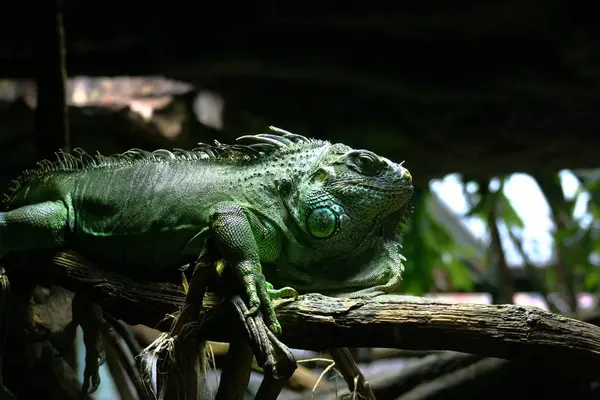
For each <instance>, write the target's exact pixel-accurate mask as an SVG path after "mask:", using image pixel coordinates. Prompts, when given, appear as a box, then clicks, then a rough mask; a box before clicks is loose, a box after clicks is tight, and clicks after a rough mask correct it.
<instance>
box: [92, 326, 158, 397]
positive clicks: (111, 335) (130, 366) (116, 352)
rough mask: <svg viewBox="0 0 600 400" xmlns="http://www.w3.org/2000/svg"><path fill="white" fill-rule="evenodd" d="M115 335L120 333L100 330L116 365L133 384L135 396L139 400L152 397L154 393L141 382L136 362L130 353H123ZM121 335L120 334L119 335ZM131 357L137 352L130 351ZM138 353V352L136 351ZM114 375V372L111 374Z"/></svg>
mask: <svg viewBox="0 0 600 400" xmlns="http://www.w3.org/2000/svg"><path fill="white" fill-rule="evenodd" d="M117 335H120V334H119V333H118V332H117V330H116V329H115V331H114V332H109V331H108V329H106V330H104V331H102V336H103V337H104V343H107V344H108V345H109V347H110V350H111V354H112V355H113V356H116V358H117V360H115V361H118V365H120V366H121V368H122V369H123V370H124V371H125V372H126V373H127V376H129V380H130V381H131V383H132V384H133V386H134V388H135V390H136V394H137V396H136V398H137V399H140V400H150V399H154V397H155V396H154V394H153V393H150V392H149V391H148V388H147V387H145V386H144V385H143V384H142V378H141V373H140V370H139V369H138V366H137V364H136V363H135V361H134V360H133V359H132V357H131V356H130V355H128V354H127V353H125V351H124V349H123V347H122V346H121V344H120V343H119V341H118V340H117ZM121 337H122V336H121ZM106 350H107V361H108V349H106ZM132 354H133V357H136V356H137V354H135V353H132ZM138 354H139V353H138ZM113 376H114V374H113Z"/></svg>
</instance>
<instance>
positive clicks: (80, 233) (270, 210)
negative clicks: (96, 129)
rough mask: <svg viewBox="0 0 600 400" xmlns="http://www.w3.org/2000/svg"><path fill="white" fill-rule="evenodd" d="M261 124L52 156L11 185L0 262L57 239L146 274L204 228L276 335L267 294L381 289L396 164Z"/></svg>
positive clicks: (169, 262) (194, 249)
mask: <svg viewBox="0 0 600 400" xmlns="http://www.w3.org/2000/svg"><path fill="white" fill-rule="evenodd" d="M271 129H272V130H273V131H274V132H275V133H274V134H258V135H252V136H242V137H240V138H239V139H249V140H253V141H254V142H253V143H251V144H249V145H223V144H220V143H218V142H216V143H215V145H207V144H200V147H198V148H196V149H193V150H190V151H187V150H175V151H172V152H171V151H167V150H156V151H153V152H147V151H142V150H138V149H133V150H129V151H127V152H125V153H123V154H119V155H114V156H108V157H105V156H102V155H99V154H98V155H94V156H92V155H88V154H86V153H84V152H83V151H77V152H75V154H65V153H59V154H58V159H57V160H56V161H53V162H51V161H43V162H41V163H39V164H38V168H37V169H34V170H30V171H27V172H26V173H24V174H23V175H22V176H21V177H20V178H18V179H17V180H16V181H14V182H13V185H12V188H11V190H10V191H9V193H8V194H7V195H6V198H5V202H4V208H3V210H4V212H0V260H1V259H2V258H3V257H4V256H5V255H6V254H7V253H9V252H11V251H28V250H36V249H54V248H60V247H64V246H68V247H70V248H73V249H75V250H77V251H79V252H80V253H81V254H83V255H84V256H87V257H89V258H91V259H96V260H102V261H105V262H106V263H107V264H109V265H119V266H120V267H119V268H125V269H126V270H127V269H130V270H133V269H134V268H138V269H142V270H144V269H145V270H146V271H150V270H151V269H152V270H153V271H156V270H157V269H162V270H165V269H169V268H178V267H180V266H182V265H185V264H186V263H189V262H193V261H194V260H195V259H196V258H197V257H198V255H199V254H200V253H201V251H202V250H203V248H204V246H205V243H206V240H207V238H209V237H210V238H212V240H214V243H215V244H216V247H217V249H218V251H219V253H220V256H221V257H222V258H223V259H224V260H225V262H226V264H227V265H230V266H232V267H234V271H235V273H236V275H237V276H238V277H239V279H240V280H241V282H243V285H244V287H245V289H246V292H247V295H248V299H249V308H250V310H251V311H252V312H256V311H257V310H258V309H259V308H260V309H261V310H262V312H263V315H264V317H265V320H266V322H267V324H268V326H269V328H270V329H271V330H272V331H273V332H274V333H276V334H278V333H279V332H280V329H281V328H280V326H279V323H278V322H277V317H276V315H275V311H274V308H273V305H272V302H271V300H272V298H274V297H277V296H286V295H295V294H296V292H295V290H300V291H303V292H307V291H313V292H321V293H328V292H339V291H346V292H352V293H354V294H366V295H368V294H378V293H387V292H390V291H392V290H393V289H394V288H395V287H396V286H397V285H398V283H399V282H400V280H401V273H402V271H403V266H402V261H403V257H402V256H401V255H400V253H399V249H400V245H399V242H398V241H397V240H398V239H397V236H396V228H397V226H398V225H399V223H400V222H401V221H402V219H403V217H404V215H405V213H406V210H407V209H408V208H409V205H408V203H409V199H410V197H411V195H412V192H413V186H412V181H411V176H410V174H409V172H408V171H407V170H406V169H405V168H404V167H402V165H401V164H396V163H394V162H392V161H390V160H388V159H386V158H383V157H379V156H377V155H376V154H374V153H372V152H370V151H367V150H354V149H352V148H350V147H348V146H346V145H343V144H331V143H329V142H327V141H321V140H313V139H307V138H305V137H303V136H300V135H295V134H292V133H289V132H285V131H282V130H280V129H277V128H271ZM239 139H238V140H239ZM261 264H262V265H263V266H264V267H261ZM263 273H264V275H263ZM265 277H266V280H265ZM267 280H268V281H269V282H270V284H269V283H267ZM271 284H273V285H275V287H279V288H280V289H273V287H272V286H271ZM292 287H293V288H294V289H295V290H294V289H292Z"/></svg>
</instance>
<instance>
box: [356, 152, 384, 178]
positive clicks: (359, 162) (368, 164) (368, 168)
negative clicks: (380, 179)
mask: <svg viewBox="0 0 600 400" xmlns="http://www.w3.org/2000/svg"><path fill="white" fill-rule="evenodd" d="M354 164H355V165H356V166H357V167H358V168H359V169H360V172H363V173H367V174H375V173H377V172H379V170H380V169H381V166H382V165H381V162H380V160H379V158H378V157H377V156H375V155H374V154H371V153H366V152H361V153H358V154H357V155H356V157H354Z"/></svg>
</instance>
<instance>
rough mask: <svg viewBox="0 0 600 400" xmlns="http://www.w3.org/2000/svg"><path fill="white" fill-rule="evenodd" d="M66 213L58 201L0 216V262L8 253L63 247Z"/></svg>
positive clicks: (5, 212) (3, 213)
mask: <svg viewBox="0 0 600 400" xmlns="http://www.w3.org/2000/svg"><path fill="white" fill-rule="evenodd" d="M67 227H68V212H67V208H66V207H65V205H64V203H63V202H61V201H47V202H44V203H38V204H31V205H26V206H23V207H20V208H17V209H14V210H11V211H4V212H0V260H1V259H2V258H4V256H6V255H7V254H8V252H10V251H26V250H33V249H54V248H57V247H60V246H62V245H64V242H65V233H66V232H67Z"/></svg>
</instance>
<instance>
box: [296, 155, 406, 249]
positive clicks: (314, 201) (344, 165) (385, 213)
mask: <svg viewBox="0 0 600 400" xmlns="http://www.w3.org/2000/svg"><path fill="white" fill-rule="evenodd" d="M413 189H414V188H413V185H412V177H411V175H410V173H409V172H408V170H407V169H406V168H404V167H403V166H402V165H401V164H397V163H394V162H392V161H390V160H388V159H387V158H384V157H380V156H378V155H377V154H375V153H373V152H371V151H368V150H355V149H352V148H350V147H348V146H346V145H343V144H333V145H329V146H324V147H323V153H322V154H321V156H320V157H318V158H317V159H316V162H315V163H313V165H312V167H311V168H310V169H309V170H308V173H307V174H304V175H303V177H302V178H300V182H298V186H297V189H296V193H294V196H293V197H294V200H293V203H295V204H294V206H293V208H295V209H296V210H297V211H296V212H294V213H293V214H294V215H295V219H296V222H297V224H298V225H299V227H300V228H301V229H302V230H303V231H304V232H305V233H306V234H307V235H308V237H309V238H310V240H311V242H313V243H315V245H317V246H318V247H320V246H319V245H318V244H317V243H319V242H320V243H321V244H325V245H326V246H327V242H329V243H331V244H332V245H334V247H335V249H341V248H345V247H347V246H346V245H348V246H353V245H357V244H358V243H359V242H360V241H361V238H364V237H365V236H374V235H378V236H381V235H390V234H393V233H395V230H396V228H397V226H398V224H399V223H400V222H401V220H402V217H403V215H404V213H405V212H406V211H407V209H408V207H409V204H408V203H409V200H410V198H411V196H412V193H413Z"/></svg>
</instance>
